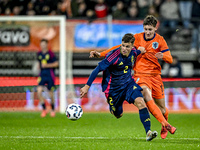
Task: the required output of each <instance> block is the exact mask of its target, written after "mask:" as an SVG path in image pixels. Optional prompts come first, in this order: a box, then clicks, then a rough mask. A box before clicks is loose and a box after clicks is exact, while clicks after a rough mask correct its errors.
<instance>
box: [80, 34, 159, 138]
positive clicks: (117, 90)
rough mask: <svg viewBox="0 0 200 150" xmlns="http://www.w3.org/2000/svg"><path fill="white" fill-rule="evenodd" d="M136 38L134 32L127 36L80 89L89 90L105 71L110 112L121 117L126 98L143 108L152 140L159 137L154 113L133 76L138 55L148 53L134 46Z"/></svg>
mask: <svg viewBox="0 0 200 150" xmlns="http://www.w3.org/2000/svg"><path fill="white" fill-rule="evenodd" d="M134 41H135V38H134V36H133V34H131V33H128V34H125V35H124V36H123V38H122V44H121V46H120V47H119V48H116V49H114V50H112V51H111V52H110V53H109V54H108V55H107V56H106V58H105V59H103V60H102V61H101V62H99V64H98V66H97V67H96V68H95V69H94V70H93V72H92V73H91V75H90V77H89V79H88V81H87V84H86V85H85V86H84V87H82V88H81V90H80V97H81V98H82V97H83V96H84V95H85V94H86V93H87V92H88V90H89V88H90V86H91V84H92V82H93V81H94V79H95V78H96V77H97V75H98V73H99V72H100V71H104V72H103V80H102V90H103V92H104V93H105V95H106V98H107V102H108V104H109V106H110V112H111V113H112V114H113V115H114V116H115V117H116V118H120V117H121V116H122V114H123V107H122V105H123V102H124V100H126V101H127V102H128V103H130V104H134V105H135V106H136V107H137V108H138V109H139V115H140V120H141V122H142V124H143V126H144V128H145V131H146V140H147V141H151V140H152V139H154V138H155V137H156V136H157V132H156V131H151V129H150V128H151V121H150V115H149V112H148V109H147V107H146V105H145V102H144V99H143V96H142V93H141V91H142V88H141V87H140V86H139V85H137V84H136V83H135V81H134V79H133V78H132V75H131V70H132V67H133V65H134V62H135V59H136V57H137V55H139V54H140V53H145V49H144V48H142V47H140V48H139V49H140V50H136V49H135V47H134V46H133V44H134Z"/></svg>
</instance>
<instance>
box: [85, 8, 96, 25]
mask: <svg viewBox="0 0 200 150" xmlns="http://www.w3.org/2000/svg"><path fill="white" fill-rule="evenodd" d="M86 17H87V18H88V20H89V22H92V21H93V20H94V19H96V14H95V12H94V10H92V9H89V10H87V12H86Z"/></svg>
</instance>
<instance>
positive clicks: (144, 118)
mask: <svg viewBox="0 0 200 150" xmlns="http://www.w3.org/2000/svg"><path fill="white" fill-rule="evenodd" d="M139 115H140V121H141V122H142V124H143V126H144V128H145V131H146V133H147V132H148V131H149V130H150V129H151V120H150V115H149V112H148V110H147V108H143V109H141V110H139Z"/></svg>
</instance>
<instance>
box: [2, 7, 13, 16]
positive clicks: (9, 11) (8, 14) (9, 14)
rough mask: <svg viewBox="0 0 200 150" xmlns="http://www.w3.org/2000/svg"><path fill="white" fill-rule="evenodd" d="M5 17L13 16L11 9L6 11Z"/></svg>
mask: <svg viewBox="0 0 200 150" xmlns="http://www.w3.org/2000/svg"><path fill="white" fill-rule="evenodd" d="M4 15H6V16H12V15H13V14H12V12H11V10H10V8H6V9H5V12H4Z"/></svg>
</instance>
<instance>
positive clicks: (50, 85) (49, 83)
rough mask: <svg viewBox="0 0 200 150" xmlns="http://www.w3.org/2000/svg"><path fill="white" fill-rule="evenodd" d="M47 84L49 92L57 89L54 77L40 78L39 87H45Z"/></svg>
mask: <svg viewBox="0 0 200 150" xmlns="http://www.w3.org/2000/svg"><path fill="white" fill-rule="evenodd" d="M46 84H47V88H48V90H52V91H53V90H54V89H55V84H54V80H53V79H52V77H46V76H45V77H44V76H40V77H39V78H38V85H41V86H45V85H46Z"/></svg>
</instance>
